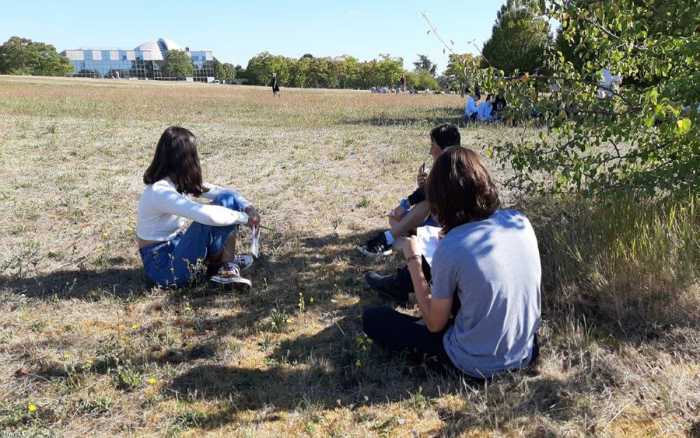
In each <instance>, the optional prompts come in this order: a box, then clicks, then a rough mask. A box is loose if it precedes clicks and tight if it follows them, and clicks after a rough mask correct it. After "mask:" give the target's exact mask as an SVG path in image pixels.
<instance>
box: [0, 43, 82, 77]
mask: <svg viewBox="0 0 700 438" xmlns="http://www.w3.org/2000/svg"><path fill="white" fill-rule="evenodd" d="M72 71H73V66H72V65H71V64H70V62H69V61H68V59H67V58H65V57H63V56H61V55H59V54H58V53H57V52H56V48H55V47H54V46H52V45H50V44H45V43H40V42H34V41H32V40H30V39H27V38H20V37H17V36H14V37H12V38H10V39H9V40H7V41H6V42H5V43H4V44H3V45H2V46H0V74H25V75H39V76H64V75H67V74H69V73H71V72H72Z"/></svg>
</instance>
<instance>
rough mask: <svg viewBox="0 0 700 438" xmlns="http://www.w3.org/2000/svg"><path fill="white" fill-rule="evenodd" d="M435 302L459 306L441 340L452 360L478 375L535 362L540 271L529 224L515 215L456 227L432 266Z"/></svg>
mask: <svg viewBox="0 0 700 438" xmlns="http://www.w3.org/2000/svg"><path fill="white" fill-rule="evenodd" d="M432 278H433V285H432V296H433V298H449V297H450V296H452V294H453V293H457V294H458V296H459V299H460V302H461V307H460V309H459V312H458V313H457V316H456V317H455V321H454V325H452V326H451V327H450V328H449V329H448V330H447V331H446V332H445V335H444V336H443V339H442V341H443V344H444V346H445V350H446V351H447V354H448V356H449V357H450V359H451V360H452V362H453V363H454V364H455V365H456V366H457V367H458V368H459V369H461V370H462V371H463V372H465V373H467V374H469V375H471V376H474V377H490V376H492V375H494V374H497V373H499V372H502V371H506V370H508V369H514V368H521V367H524V366H526V365H527V364H529V362H530V359H531V355H532V347H533V342H534V336H535V333H536V332H537V329H538V328H539V325H540V284H541V280H542V268H541V266H540V254H539V250H538V248H537V239H536V237H535V232H534V231H533V229H532V226H531V225H530V221H529V220H528V219H527V217H525V216H524V215H523V214H522V213H520V212H518V211H515V210H498V211H496V212H495V213H494V214H493V215H492V216H491V217H490V218H488V219H485V220H482V221H478V222H470V223H467V224H464V225H461V226H459V227H456V228H453V229H452V230H450V232H449V233H447V235H446V236H445V237H444V238H443V239H442V240H441V241H440V244H439V245H438V248H437V250H436V251H435V255H434V257H433V266H432Z"/></svg>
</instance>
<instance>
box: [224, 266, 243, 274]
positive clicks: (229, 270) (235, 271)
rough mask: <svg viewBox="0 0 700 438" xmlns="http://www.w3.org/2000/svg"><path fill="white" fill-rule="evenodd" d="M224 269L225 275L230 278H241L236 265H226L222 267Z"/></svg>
mask: <svg viewBox="0 0 700 438" xmlns="http://www.w3.org/2000/svg"><path fill="white" fill-rule="evenodd" d="M224 267H225V269H224V272H225V275H227V276H231V277H240V276H241V271H240V270H239V268H238V265H237V264H235V263H226V264H225V265H224Z"/></svg>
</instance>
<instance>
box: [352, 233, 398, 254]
mask: <svg viewBox="0 0 700 438" xmlns="http://www.w3.org/2000/svg"><path fill="white" fill-rule="evenodd" d="M358 249H359V250H360V252H361V253H362V254H364V255H366V256H368V257H381V256H388V255H389V254H391V245H389V244H388V243H387V241H386V235H385V233H384V232H383V231H382V232H381V233H379V234H377V235H376V236H374V237H373V238H371V239H369V240H368V241H367V243H366V244H364V245H362V246H360V247H358Z"/></svg>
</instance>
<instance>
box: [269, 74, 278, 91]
mask: <svg viewBox="0 0 700 438" xmlns="http://www.w3.org/2000/svg"><path fill="white" fill-rule="evenodd" d="M270 85H272V95H273V96H279V95H280V84H279V82H278V81H277V73H272V83H271V84H270Z"/></svg>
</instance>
